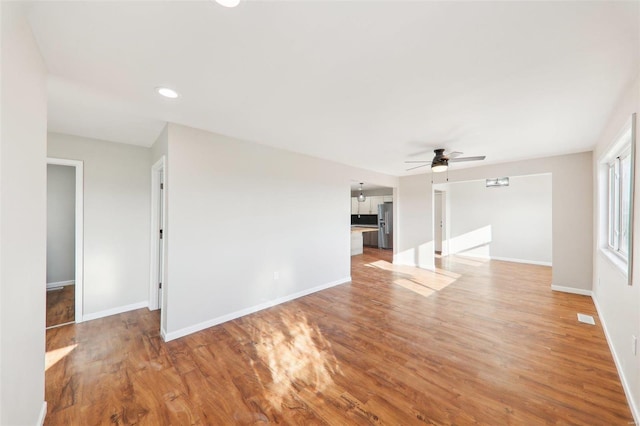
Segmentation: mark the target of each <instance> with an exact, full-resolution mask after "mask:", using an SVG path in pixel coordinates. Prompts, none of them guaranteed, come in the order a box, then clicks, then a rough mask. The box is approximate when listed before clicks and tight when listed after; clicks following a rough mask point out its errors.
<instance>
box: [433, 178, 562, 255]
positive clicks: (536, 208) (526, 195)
mask: <svg viewBox="0 0 640 426" xmlns="http://www.w3.org/2000/svg"><path fill="white" fill-rule="evenodd" d="M442 189H443V190H444V191H445V193H446V197H447V211H448V214H447V216H448V219H449V220H448V221H447V223H446V226H447V229H446V234H447V238H448V245H449V253H450V254H455V253H464V254H466V255H470V256H481V257H487V258H492V259H499V260H509V261H515V262H525V263H537V264H546V265H551V246H552V241H551V231H552V230H551V226H552V222H551V214H552V212H551V175H550V174H543V175H532V176H514V177H510V178H509V186H505V187H493V188H487V187H486V181H485V180H477V181H470V182H459V183H452V184H445V185H443V186H442Z"/></svg>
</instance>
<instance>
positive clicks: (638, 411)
mask: <svg viewBox="0 0 640 426" xmlns="http://www.w3.org/2000/svg"><path fill="white" fill-rule="evenodd" d="M591 299H593V304H594V305H595V306H596V311H597V312H598V317H599V318H600V324H602V330H603V331H604V337H605V338H606V339H607V344H608V345H609V350H610V351H611V355H612V356H613V363H614V364H615V365H616V370H618V377H620V382H621V383H622V389H623V390H624V394H625V396H626V397H627V403H628V404H629V408H630V409H631V414H632V415H633V420H634V421H635V424H640V407H638V406H637V405H636V403H635V401H634V400H633V398H632V393H631V388H630V387H629V383H628V382H627V379H626V377H625V376H624V374H623V372H622V371H623V370H622V365H621V363H620V358H619V357H618V354H617V352H616V349H615V347H614V346H613V342H612V340H611V337H609V330H608V328H607V323H606V321H605V320H604V316H603V315H602V311H601V310H600V305H598V299H597V298H596V297H595V295H591Z"/></svg>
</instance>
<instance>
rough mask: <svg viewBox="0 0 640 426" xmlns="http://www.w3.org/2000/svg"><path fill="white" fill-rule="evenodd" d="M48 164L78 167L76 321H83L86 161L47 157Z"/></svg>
mask: <svg viewBox="0 0 640 426" xmlns="http://www.w3.org/2000/svg"><path fill="white" fill-rule="evenodd" d="M47 164H56V165H59V166H70V167H75V168H76V229H75V231H76V247H75V251H76V270H75V283H76V294H75V305H76V306H75V311H76V318H75V320H76V323H81V322H82V321H83V312H84V295H83V294H84V293H83V291H84V162H83V161H80V160H68V159H64V158H52V157H47Z"/></svg>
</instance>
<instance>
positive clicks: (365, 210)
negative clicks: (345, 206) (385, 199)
mask: <svg viewBox="0 0 640 426" xmlns="http://www.w3.org/2000/svg"><path fill="white" fill-rule="evenodd" d="M376 209H377V207H376ZM376 213H377V211H376ZM351 214H371V201H370V200H369V197H367V198H366V200H364V201H363V202H360V201H358V197H351Z"/></svg>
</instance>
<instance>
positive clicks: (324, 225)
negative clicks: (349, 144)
mask: <svg viewBox="0 0 640 426" xmlns="http://www.w3.org/2000/svg"><path fill="white" fill-rule="evenodd" d="M168 141H169V150H168V168H169V175H168V181H167V188H168V189H169V193H168V195H169V199H168V204H169V209H168V211H169V214H168V221H169V223H168V237H169V240H170V243H169V245H168V246H169V247H168V260H167V261H168V264H167V278H166V280H165V283H166V288H165V290H166V293H165V296H166V301H167V305H166V312H165V315H166V317H167V328H166V338H167V339H173V338H176V337H179V336H181V335H184V334H187V333H190V332H194V331H197V330H199V329H202V328H205V327H208V326H211V325H214V324H216V323H219V322H222V321H225V320H228V319H231V318H234V317H236V316H238V315H242V314H246V313H248V312H252V311H254V310H256V309H259V308H262V307H266V306H269V305H271V304H273V303H277V302H281V301H283V300H287V299H289V298H292V297H295V296H298V295H302V294H305V293H308V292H312V291H316V290H319V289H321V288H324V287H327V286H332V285H336V284H339V283H343V282H346V281H348V280H349V277H350V207H351V206H350V183H351V179H360V178H366V179H367V180H366V181H368V182H374V181H376V183H378V184H381V185H386V186H390V187H394V186H397V179H396V178H392V177H389V176H384V175H379V174H376V173H372V172H366V171H362V170H358V169H353V168H350V167H347V166H343V165H340V164H336V163H332V162H329V161H324V160H319V159H314V158H311V157H307V156H304V155H299V154H295V153H291V152H286V151H282V150H278V149H274V148H269V147H266V146H261V145H257V144H253V143H248V142H243V141H239V140H236V139H231V138H227V137H224V136H220V135H215V134H212V133H208V132H205V131H201V130H196V129H191V128H187V127H183V126H179V125H173V124H169V138H168ZM274 273H277V274H278V279H277V280H276V279H274Z"/></svg>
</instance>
